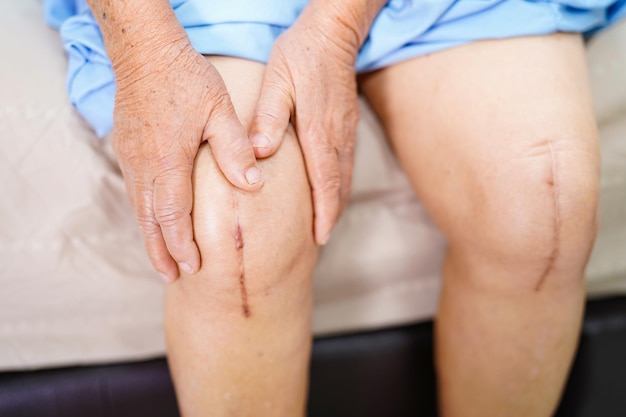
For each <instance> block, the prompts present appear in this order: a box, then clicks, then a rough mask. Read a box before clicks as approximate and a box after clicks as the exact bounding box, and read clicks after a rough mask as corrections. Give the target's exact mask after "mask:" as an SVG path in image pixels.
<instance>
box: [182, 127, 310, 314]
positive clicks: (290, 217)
mask: <svg viewBox="0 0 626 417" xmlns="http://www.w3.org/2000/svg"><path fill="white" fill-rule="evenodd" d="M260 166H261V169H262V170H263V171H264V176H265V185H264V187H263V188H262V189H261V190H260V191H256V192H243V191H240V190H238V189H236V188H234V187H233V186H232V185H231V184H230V183H229V182H228V181H227V180H226V179H225V178H224V177H223V175H222V174H221V171H220V170H219V168H218V167H217V164H216V162H215V160H214V159H213V157H212V155H211V152H210V149H209V147H208V146H206V145H205V146H203V147H202V148H201V150H200V154H199V156H198V158H197V160H196V167H195V171H194V208H193V224H194V237H195V240H196V242H197V244H198V247H199V249H200V254H201V258H202V266H201V269H200V272H199V273H198V274H195V275H193V276H183V277H182V279H181V283H180V284H181V289H186V290H188V291H187V292H188V295H189V297H190V298H197V299H200V300H212V301H211V302H212V303H213V307H214V308H220V309H228V310H230V311H240V312H241V313H243V314H244V315H250V314H251V306H250V305H251V304H252V303H253V302H254V300H255V299H258V298H259V297H267V296H269V295H271V293H272V292H281V291H283V290H284V291H290V292H291V293H292V294H293V296H294V297H297V296H298V293H300V295H301V296H302V297H305V296H306V297H308V296H309V294H307V292H308V290H307V288H308V287H309V286H310V282H309V278H310V273H311V270H312V268H313V264H314V261H315V257H316V253H317V247H316V245H315V243H314V240H313V225H312V221H313V213H312V207H311V197H310V189H309V187H308V182H307V179H306V174H305V172H304V164H303V162H302V156H301V154H300V150H299V147H298V144H297V141H296V138H295V136H294V135H293V134H289V135H288V137H287V138H285V142H284V143H283V147H282V148H281V149H280V150H279V151H278V152H277V153H276V155H274V156H273V157H272V158H269V159H268V160H265V161H260Z"/></svg>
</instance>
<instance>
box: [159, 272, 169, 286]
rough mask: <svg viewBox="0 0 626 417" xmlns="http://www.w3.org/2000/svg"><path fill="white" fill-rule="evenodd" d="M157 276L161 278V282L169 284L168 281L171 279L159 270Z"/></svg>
mask: <svg viewBox="0 0 626 417" xmlns="http://www.w3.org/2000/svg"><path fill="white" fill-rule="evenodd" d="M159 276H160V277H161V280H163V282H164V283H166V284H169V283H170V282H172V279H171V278H170V277H168V276H167V275H165V274H164V273H162V272H159Z"/></svg>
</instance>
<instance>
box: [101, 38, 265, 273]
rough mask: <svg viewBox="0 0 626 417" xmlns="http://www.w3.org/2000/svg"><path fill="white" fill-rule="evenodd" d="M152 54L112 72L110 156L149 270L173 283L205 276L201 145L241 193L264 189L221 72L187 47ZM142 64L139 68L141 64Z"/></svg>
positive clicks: (176, 44)
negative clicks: (198, 208) (195, 217)
mask: <svg viewBox="0 0 626 417" xmlns="http://www.w3.org/2000/svg"><path fill="white" fill-rule="evenodd" d="M152 50H153V51H154V52H153V53H147V54H146V53H145V52H146V51H142V54H137V56H140V57H141V58H134V55H133V54H132V51H131V52H129V53H127V54H125V57H124V59H123V60H118V61H117V64H116V66H115V76H116V84H117V92H116V96H115V111H114V127H113V148H114V150H115V153H116V155H117V158H118V161H119V164H120V167H121V169H122V172H123V174H124V181H125V183H126V190H127V193H128V196H129V198H130V200H131V203H132V204H133V206H134V208H135V211H136V214H137V220H138V222H139V226H140V228H141V231H142V232H143V235H144V239H145V244H146V248H147V251H148V255H149V257H150V260H151V261H152V264H153V265H154V267H155V268H156V270H157V271H158V272H159V273H160V274H161V276H162V278H163V279H164V280H165V281H167V282H171V281H173V280H175V279H176V278H177V277H178V275H179V268H180V270H181V271H182V272H185V273H187V274H192V273H195V272H197V271H198V270H199V268H200V262H201V261H200V253H199V251H198V248H197V246H196V244H195V242H194V235H193V227H192V221H191V210H192V203H193V193H192V184H191V175H192V170H193V164H194V160H195V157H196V154H197V152H198V149H199V147H200V144H201V143H202V142H203V141H205V140H207V141H208V142H209V144H210V147H211V151H212V152H213V154H214V157H215V159H216V161H217V163H218V165H219V167H220V169H221V170H222V172H223V173H224V175H225V176H226V178H227V179H228V180H229V181H230V182H231V183H232V184H233V185H234V186H236V187H238V188H241V189H243V190H248V191H253V190H257V189H259V188H261V187H262V185H263V181H262V178H261V172H260V171H259V169H258V167H257V164H256V159H255V156H254V151H253V149H252V146H251V143H250V141H249V139H248V136H247V134H246V131H245V130H244V128H243V126H242V125H241V123H240V122H239V119H238V118H237V116H236V114H235V111H234V109H233V106H232V103H231V101H230V97H229V95H228V92H227V90H226V87H225V85H224V82H223V80H222V78H221V77H220V75H219V73H218V72H217V70H216V69H215V68H214V67H213V66H212V65H211V64H210V63H209V61H208V60H207V59H206V58H204V57H203V56H202V55H200V54H198V53H197V52H196V51H195V50H194V49H193V48H192V46H191V44H190V43H189V41H188V39H180V40H176V41H171V42H168V44H167V45H160V47H158V48H153V49H152ZM139 59H140V60H139Z"/></svg>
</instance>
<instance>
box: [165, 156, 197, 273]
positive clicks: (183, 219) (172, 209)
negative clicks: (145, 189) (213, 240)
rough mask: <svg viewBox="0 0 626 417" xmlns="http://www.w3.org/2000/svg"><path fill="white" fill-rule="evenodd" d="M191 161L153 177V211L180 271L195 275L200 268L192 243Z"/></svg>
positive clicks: (193, 243) (194, 245)
mask: <svg viewBox="0 0 626 417" xmlns="http://www.w3.org/2000/svg"><path fill="white" fill-rule="evenodd" d="M192 169H193V165H192V161H187V162H185V163H183V164H182V165H181V166H178V167H176V168H171V169H168V170H166V171H164V172H162V173H161V174H159V175H158V176H157V177H156V178H155V180H154V196H153V202H154V214H155V218H156V220H157V222H158V223H159V226H160V229H161V233H162V234H163V238H164V239H165V245H166V246H167V250H168V251H169V253H170V255H171V257H172V258H173V259H174V260H175V261H176V263H177V264H178V268H179V270H180V271H182V272H184V273H186V274H195V273H196V272H198V270H199V269H200V251H199V250H198V246H197V245H196V243H195V242H194V238H193V224H192V220H191V210H192V206H193V191H192V185H191V171H192Z"/></svg>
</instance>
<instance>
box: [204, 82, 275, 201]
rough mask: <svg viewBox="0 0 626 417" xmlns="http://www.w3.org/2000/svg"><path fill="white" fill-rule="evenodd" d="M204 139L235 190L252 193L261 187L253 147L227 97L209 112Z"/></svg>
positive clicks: (222, 98) (260, 177) (261, 179)
mask: <svg viewBox="0 0 626 417" xmlns="http://www.w3.org/2000/svg"><path fill="white" fill-rule="evenodd" d="M204 139H206V140H207V141H208V142H209V145H210V146H211V152H212V153H213V156H214V157H215V161H216V162H217V165H218V166H219V168H220V170H221V171H222V173H223V174H224V176H225V177H226V178H227V179H228V181H230V182H231V183H232V184H233V185H234V186H235V187H238V188H241V189H243V190H248V191H253V190H258V189H260V188H261V187H262V186H263V176H262V174H261V170H260V169H259V167H258V165H257V162H256V157H255V155H254V151H253V150H252V144H251V142H250V140H249V139H248V136H247V135H246V132H245V130H244V128H243V126H242V125H241V123H240V122H239V119H238V118H237V115H236V114H235V109H234V108H233V104H232V103H231V101H230V97H228V95H227V94H225V95H224V96H223V97H221V99H220V100H219V102H218V104H217V105H216V107H215V108H214V109H213V111H212V112H211V115H210V117H209V123H207V126H206V128H205V132H204Z"/></svg>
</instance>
